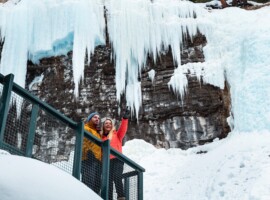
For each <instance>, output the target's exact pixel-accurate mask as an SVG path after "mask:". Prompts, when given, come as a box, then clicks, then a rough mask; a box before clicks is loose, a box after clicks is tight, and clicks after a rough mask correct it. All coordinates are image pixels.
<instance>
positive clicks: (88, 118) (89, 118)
mask: <svg viewBox="0 0 270 200" xmlns="http://www.w3.org/2000/svg"><path fill="white" fill-rule="evenodd" d="M94 115H98V116H99V113H98V112H92V113H91V114H90V115H89V116H88V117H87V120H86V122H89V121H90V120H91V119H92V117H94Z"/></svg>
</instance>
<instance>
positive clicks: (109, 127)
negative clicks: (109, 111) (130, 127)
mask: <svg viewBox="0 0 270 200" xmlns="http://www.w3.org/2000/svg"><path fill="white" fill-rule="evenodd" d="M112 127H113V125H112V121H111V120H109V119H106V120H105V122H104V124H103V131H104V132H105V133H108V132H110V130H112Z"/></svg>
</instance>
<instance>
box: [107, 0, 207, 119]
mask: <svg viewBox="0 0 270 200" xmlns="http://www.w3.org/2000/svg"><path fill="white" fill-rule="evenodd" d="M106 8H107V9H108V16H109V18H108V30H109V35H110V41H111V43H112V46H113V49H114V54H115V55H114V58H115V63H116V66H115V67H116V87H117V98H118V99H120V96H121V94H122V93H125V94H126V97H127V100H128V103H129V104H131V105H133V106H134V109H135V111H136V115H137V117H138V111H139V107H140V103H141V92H140V91H141V88H140V87H141V85H140V82H139V81H138V76H140V73H141V70H142V68H143V67H144V66H145V64H146V58H147V56H148V54H149V55H151V56H152V57H153V59H154V61H155V60H156V58H157V56H158V54H159V53H160V52H161V51H164V50H168V49H169V47H171V49H172V54H173V58H174V61H175V64H176V67H178V69H179V70H181V67H179V66H180V64H181V57H180V54H181V53H180V52H181V46H182V42H183V41H182V40H183V36H185V35H187V34H189V35H190V36H191V37H192V36H194V35H195V34H197V31H198V30H200V31H201V32H204V27H205V25H204V22H203V18H202V16H204V15H205V14H206V11H205V10H204V9H202V8H200V7H198V6H196V5H195V4H193V3H191V2H189V1H179V0H172V1H169V2H168V1H167V0H155V1H145V0H129V1H127V0H119V1H114V0H110V1H107V2H106ZM195 15H196V18H195ZM126 83H127V87H126ZM170 84H171V86H172V87H173V88H177V89H175V91H177V92H179V93H180V95H181V96H182V95H183V91H184V88H185V87H186V84H187V80H186V77H185V76H184V75H183V73H182V75H179V76H178V77H177V79H174V81H171V82H170ZM179 88H181V89H179Z"/></svg>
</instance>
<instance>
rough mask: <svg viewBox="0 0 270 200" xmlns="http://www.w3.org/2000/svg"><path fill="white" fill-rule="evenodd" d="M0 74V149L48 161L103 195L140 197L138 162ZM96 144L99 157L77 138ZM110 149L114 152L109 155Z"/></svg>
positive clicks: (128, 198)
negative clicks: (112, 157) (87, 151)
mask: <svg viewBox="0 0 270 200" xmlns="http://www.w3.org/2000/svg"><path fill="white" fill-rule="evenodd" d="M13 78H14V76H13V75H12V74H10V75H7V76H3V75H1V74H0V97H1V99H0V149H4V150H7V151H9V152H10V153H11V154H15V155H21V156H27V157H31V158H35V159H38V160H41V161H43V162H46V163H49V164H52V165H54V166H56V167H58V168H60V169H62V170H64V171H66V172H67V173H70V174H72V175H73V176H74V177H75V178H77V179H79V180H80V181H82V182H83V183H84V184H86V185H87V186H88V187H89V188H91V189H92V190H93V191H95V192H96V193H98V194H99V195H100V196H101V197H102V198H103V199H106V200H107V199H109V200H113V199H117V198H120V197H125V199H126V200H133V199H134V200H135V199H136V200H137V199H138V200H141V199H143V172H144V169H143V168H142V167H140V166H139V165H138V164H136V163H135V162H133V161H132V160H130V159H129V158H127V157H126V156H124V155H123V154H120V153H118V152H117V151H115V150H114V149H111V148H110V144H109V141H108V140H107V141H104V142H102V141H101V140H99V139H98V138H96V137H94V136H93V135H92V134H91V133H89V132H87V131H85V130H84V124H83V122H79V123H76V122H74V121H72V120H71V119H69V118H68V117H66V116H65V115H63V114H61V113H60V112H58V111H57V110H55V109H54V108H53V107H51V106H50V105H48V104H46V103H45V102H42V101H41V100H39V99H38V98H37V97H35V96H34V95H32V94H30V93H29V92H28V91H26V90H25V89H23V88H21V87H20V86H18V85H17V84H16V83H13ZM84 140H88V141H89V142H92V143H94V144H95V145H98V146H99V147H100V151H101V154H102V157H101V158H96V157H95V155H92V154H91V153H88V155H87V159H82V145H83V141H84ZM110 154H113V155H114V156H115V158H114V159H111V160H110Z"/></svg>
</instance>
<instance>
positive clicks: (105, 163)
mask: <svg viewBox="0 0 270 200" xmlns="http://www.w3.org/2000/svg"><path fill="white" fill-rule="evenodd" d="M109 171H110V140H105V141H104V142H103V143H102V180H101V197H102V198H103V199H104V200H108V198H109V197H108V191H109V175H110V174H109V173H110V172H109Z"/></svg>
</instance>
